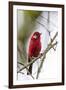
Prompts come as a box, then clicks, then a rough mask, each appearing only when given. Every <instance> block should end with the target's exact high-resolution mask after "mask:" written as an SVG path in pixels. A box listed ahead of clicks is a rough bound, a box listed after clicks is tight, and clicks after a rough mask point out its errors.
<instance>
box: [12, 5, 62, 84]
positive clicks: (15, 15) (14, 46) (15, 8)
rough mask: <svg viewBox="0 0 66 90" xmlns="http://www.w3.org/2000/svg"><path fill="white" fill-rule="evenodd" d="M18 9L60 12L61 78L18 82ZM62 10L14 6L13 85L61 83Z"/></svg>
mask: <svg viewBox="0 0 66 90" xmlns="http://www.w3.org/2000/svg"><path fill="white" fill-rule="evenodd" d="M17 9H22V10H37V11H58V12H59V15H58V19H59V20H58V21H59V22H58V28H59V34H58V37H59V38H58V40H60V42H59V47H60V51H59V56H60V57H58V59H60V63H59V71H60V74H59V75H60V78H59V79H58V80H57V79H54V78H53V79H48V80H34V81H32V80H26V81H18V80H17V72H16V71H17ZM61 13H62V12H61V8H51V7H35V6H18V5H17V6H16V5H14V6H13V67H14V68H13V84H14V85H20V84H21V85H23V84H37V83H53V82H61V68H60V67H62V66H61V63H62V61H61V58H62V57H61V56H62V55H61V44H62V42H61V41H62V38H61V37H62V36H61V31H62V26H61V25H62V24H61V22H62V21H61V20H62V18H61Z"/></svg>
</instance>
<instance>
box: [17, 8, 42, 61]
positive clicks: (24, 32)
mask: <svg viewBox="0 0 66 90" xmlns="http://www.w3.org/2000/svg"><path fill="white" fill-rule="evenodd" d="M23 12H24V22H23V25H22V26H21V28H20V30H18V31H19V32H18V40H20V41H21V43H22V47H23V48H22V49H23V50H22V51H23V52H22V54H23V55H24V57H25V60H26V58H27V57H26V56H27V54H26V46H27V45H26V43H27V40H28V38H29V36H30V35H31V33H32V32H33V31H34V28H35V26H36V19H37V18H38V17H39V16H40V14H41V13H42V12H41V11H31V10H24V11H23ZM18 43H19V42H18Z"/></svg>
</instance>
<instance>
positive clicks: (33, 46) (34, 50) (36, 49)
mask: <svg viewBox="0 0 66 90" xmlns="http://www.w3.org/2000/svg"><path fill="white" fill-rule="evenodd" d="M40 51H41V42H40V41H36V42H31V43H30V46H29V56H30V57H32V56H33V57H37V56H38V55H39V53H40Z"/></svg>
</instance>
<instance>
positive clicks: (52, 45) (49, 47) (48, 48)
mask: <svg viewBox="0 0 66 90" xmlns="http://www.w3.org/2000/svg"><path fill="white" fill-rule="evenodd" d="M55 45H57V42H55V43H54V44H51V45H50V46H48V47H47V48H46V50H45V52H44V55H43V58H42V60H41V64H40V66H39V68H38V71H37V76H36V79H38V77H39V74H40V72H41V69H42V66H43V62H44V60H45V57H46V53H47V52H48V51H49V50H50V49H51V48H53V47H54V46H55Z"/></svg>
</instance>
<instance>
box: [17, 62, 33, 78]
mask: <svg viewBox="0 0 66 90" xmlns="http://www.w3.org/2000/svg"><path fill="white" fill-rule="evenodd" d="M17 63H18V64H21V65H23V66H25V65H24V64H23V63H21V62H17ZM25 68H26V70H27V72H28V73H29V74H30V72H29V69H28V68H27V67H25ZM17 73H22V72H21V71H17ZM30 76H31V77H32V78H33V79H34V77H33V76H32V74H30Z"/></svg>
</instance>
